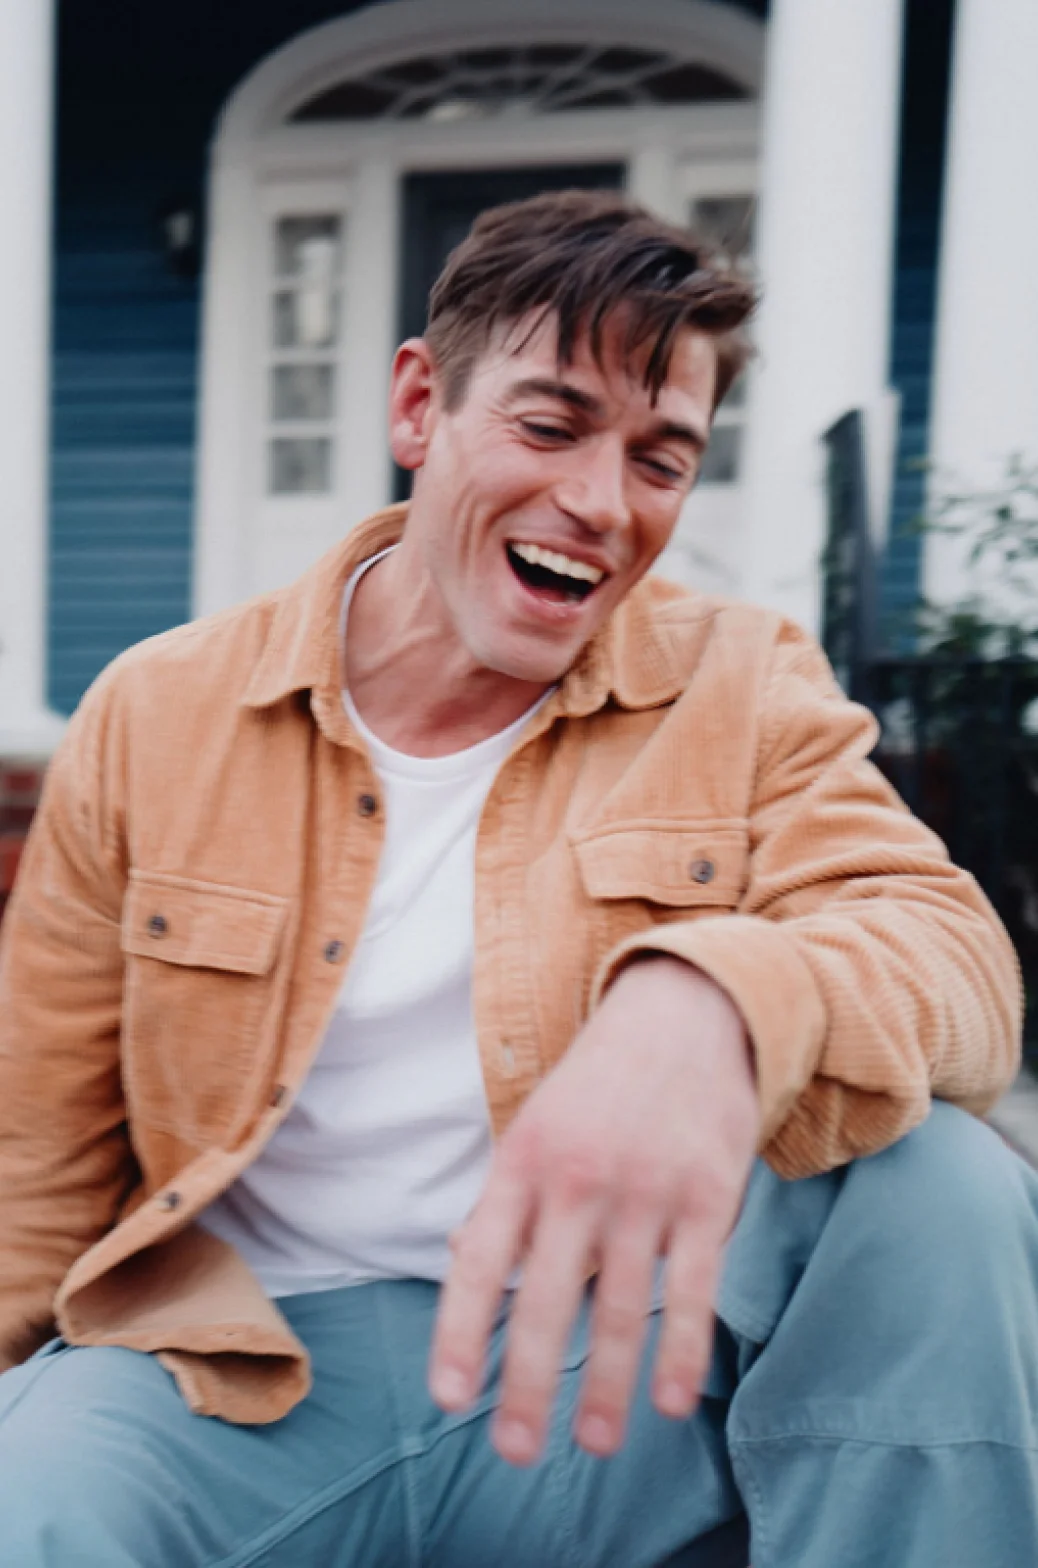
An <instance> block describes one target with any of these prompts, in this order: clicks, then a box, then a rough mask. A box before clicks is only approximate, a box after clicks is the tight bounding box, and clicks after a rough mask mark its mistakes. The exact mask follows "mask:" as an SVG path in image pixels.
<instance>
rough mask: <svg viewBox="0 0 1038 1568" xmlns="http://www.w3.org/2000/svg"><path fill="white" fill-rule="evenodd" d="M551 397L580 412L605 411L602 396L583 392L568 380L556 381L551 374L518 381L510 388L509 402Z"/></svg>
mask: <svg viewBox="0 0 1038 1568" xmlns="http://www.w3.org/2000/svg"><path fill="white" fill-rule="evenodd" d="M531 396H532V397H551V398H555V400H556V401H557V402H559V403H566V404H568V406H569V407H570V408H574V409H576V410H577V412H578V413H581V414H591V415H593V416H594V415H601V414H603V413H604V412H605V404H604V403H603V402H602V400H601V398H597V397H595V396H593V394H592V393H590V392H581V390H580V388H579V387H574V386H570V384H569V382H568V381H554V380H552V378H551V377H550V376H528V377H527V378H526V379H525V380H524V381H517V382H515V384H514V385H513V386H511V387H509V389H508V402H509V403H514V402H516V401H517V399H519V398H521V397H531Z"/></svg>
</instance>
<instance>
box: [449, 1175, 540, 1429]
mask: <svg viewBox="0 0 1038 1568" xmlns="http://www.w3.org/2000/svg"><path fill="white" fill-rule="evenodd" d="M530 1202H531V1199H530V1191H529V1188H528V1187H527V1185H526V1184H525V1183H523V1182H521V1181H520V1180H518V1179H517V1178H515V1177H514V1176H512V1175H511V1174H510V1173H506V1172H505V1171H503V1170H501V1169H500V1167H497V1168H495V1169H492V1171H491V1175H490V1178H489V1179H488V1181H487V1186H486V1189H485V1191H484V1193H483V1196H482V1198H481V1199H480V1201H479V1203H478V1204H477V1205H476V1208H475V1209H474V1211H473V1213H472V1214H471V1216H470V1217H469V1219H468V1220H467V1222H466V1223H465V1225H464V1226H463V1227H462V1229H461V1231H460V1232H459V1233H458V1235H457V1236H456V1237H455V1238H454V1239H453V1241H452V1246H451V1250H452V1253H453V1256H452V1258H451V1264H450V1269H449V1271H448V1274H447V1278H446V1280H445V1282H444V1286H443V1289H442V1291H441V1292H440V1304H439V1309H438V1311H437V1314H436V1327H435V1330H434V1332H433V1343H432V1350H431V1353H430V1358H429V1390H430V1392H431V1394H432V1396H433V1398H434V1399H435V1400H436V1402H437V1404H438V1405H440V1406H441V1407H442V1408H443V1409H444V1410H464V1409H465V1407H466V1406H467V1405H469V1404H471V1403H472V1401H473V1400H474V1399H475V1398H476V1396H477V1394H478V1393H479V1391H480V1388H481V1387H482V1385H483V1373H484V1367H485V1364H486V1355H487V1344H488V1341H489V1339H490V1334H491V1331H492V1329H493V1326H494V1322H495V1320H496V1317H497V1313H498V1308H499V1307H500V1304H501V1296H502V1293H503V1291H504V1289H505V1286H506V1284H507V1283H508V1278H509V1275H510V1274H511V1272H512V1270H513V1269H514V1267H515V1265H516V1263H517V1262H518V1261H519V1257H520V1255H521V1251H522V1239H523V1231H524V1228H525V1224H526V1217H527V1213H528V1211H529V1208H530Z"/></svg>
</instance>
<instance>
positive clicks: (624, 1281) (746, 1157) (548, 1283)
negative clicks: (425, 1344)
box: [430, 956, 760, 1464]
mask: <svg viewBox="0 0 1038 1568" xmlns="http://www.w3.org/2000/svg"><path fill="white" fill-rule="evenodd" d="M759 1121H760V1118H759V1111H758V1103H757V1091H756V1084H755V1080H754V1072H753V1063H752V1059H751V1054H750V1048H749V1043H748V1040H747V1036H746V1030H745V1026H744V1024H743V1021H742V1017H741V1015H740V1014H739V1012H738V1011H737V1009H736V1007H735V1005H734V1004H733V1003H732V1002H731V1000H730V999H729V998H728V996H727V995H726V994H725V992H723V991H722V990H721V989H720V987H719V986H717V985H716V984H715V983H714V982H713V981H712V980H710V979H709V978H708V977H707V976H706V975H704V974H702V973H701V972H699V971H698V970H696V969H693V968H692V967H691V966H690V965H687V964H684V963H682V962H681V961H680V960H679V959H674V958H669V957H664V956H660V957H650V958H646V959H643V960H640V961H638V962H636V963H634V964H632V965H630V966H629V967H628V968H627V969H625V970H624V971H622V973H621V974H620V975H619V977H618V978H617V980H616V981H615V982H614V984H613V986H612V988H611V989H610V991H609V992H608V993H607V995H606V997H605V998H604V1000H603V1001H602V1004H601V1006H600V1007H599V1008H598V1010H597V1011H596V1012H595V1014H594V1015H593V1017H592V1018H591V1019H590V1020H589V1022H588V1023H587V1025H586V1026H585V1027H584V1029H582V1030H581V1032H580V1034H579V1035H578V1036H577V1038H576V1040H575V1041H574V1043H573V1045H572V1047H571V1049H570V1050H569V1052H568V1053H567V1054H566V1056H565V1057H564V1058H563V1059H562V1061H561V1062H560V1063H559V1064H558V1066H557V1067H556V1068H555V1070H554V1071H553V1072H552V1073H551V1074H550V1075H549V1076H548V1077H547V1078H546V1079H545V1080H544V1082H543V1083H542V1084H541V1085H540V1086H539V1087H538V1089H537V1090H536V1092H535V1093H534V1094H532V1095H531V1096H530V1098H529V1100H528V1101H527V1103H526V1104H525V1106H524V1107H523V1109H522V1110H521V1111H520V1113H519V1115H518V1116H517V1117H516V1119H515V1121H514V1122H513V1123H512V1125H511V1127H510V1128H509V1129H508V1131H507V1132H506V1133H505V1135H504V1136H503V1137H502V1139H501V1141H500V1143H499V1145H498V1147H497V1150H496V1151H495V1156H494V1161H493V1165H492V1167H491V1171H490V1176H489V1178H488V1180H487V1186H486V1190H485V1192H484V1194H483V1196H482V1198H481V1199H480V1202H479V1203H478V1205H477V1207H476V1208H475V1210H474V1211H473V1214H472V1216H471V1217H470V1219H469V1220H468V1221H467V1223H466V1224H465V1226H464V1227H463V1229H462V1230H461V1232H460V1233H459V1235H458V1237H457V1239H456V1241H455V1245H454V1261H453V1265H452V1267H451V1271H450V1275H449V1277H448V1279H447V1282H446V1284H445V1285H444V1289H443V1296H442V1301H441V1305H440V1312H439V1318H438V1322H437V1328H436V1335H435V1339H434V1344H433V1353H432V1361H431V1367H430V1387H431V1389H432V1392H433V1396H434V1398H435V1399H436V1400H437V1402H438V1403H439V1404H440V1405H441V1406H442V1407H443V1408H444V1409H447V1410H461V1409H464V1408H465V1407H466V1406H467V1405H468V1404H470V1403H471V1401H472V1400H473V1399H474V1398H475V1397H476V1395H477V1394H478V1392H479V1389H480V1386H481V1381H482V1377H483V1369H484V1363H485V1357H486V1350H487V1342H488V1339H489V1336H490V1333H491V1329H492V1326H493V1323H494V1319H495V1316H496V1313H497V1310H498V1307H499V1304H500V1299H501V1295H502V1292H503V1291H504V1289H505V1286H506V1283H507V1281H508V1278H509V1276H510V1274H511V1273H512V1271H513V1269H514V1267H515V1266H516V1264H518V1263H521V1264H522V1268H523V1277H522V1282H521V1285H520V1288H519V1291H518V1293H517V1297H516V1301H515V1305H514V1307H513V1310H512V1313H511V1318H510V1323H509V1329H508V1343H507V1349H506V1355H505V1366H504V1374H503V1387H502V1398H501V1405H500V1409H499V1410H498V1412H497V1416H496V1419H495V1423H494V1432H493V1440H494V1445H495V1447H496V1448H497V1450H498V1452H499V1453H500V1454H501V1455H502V1457H503V1458H505V1459H508V1460H510V1461H511V1462H512V1463H513V1464H529V1463H531V1462H532V1461H533V1460H534V1459H536V1458H537V1456H538V1454H539V1453H540V1450H541V1447H542V1445H543V1442H544V1436H545V1431H546V1428H547V1424H548V1419H549V1415H550V1411H551V1405H552V1401H553V1399H554V1395H555V1388H556V1383H557V1381H558V1375H559V1368H560V1364H561V1360H562V1356H563V1354H564V1351H565V1347H566V1344H567V1341H568V1338H569V1334H570V1331H571V1328H572V1325H573V1322H574V1319H575V1317H576V1314H577V1311H578V1309H579V1307H580V1303H581V1300H582V1297H583V1294H584V1290H585V1286H586V1284H587V1281H588V1278H589V1276H590V1275H591V1274H593V1273H597V1275H598V1279H597V1284H596V1289H595V1302H594V1310H593V1319H592V1340H591V1349H590V1355H589V1358H588V1364H587V1370H586V1374H585V1379H584V1385H583V1389H582V1394H581V1403H580V1409H579V1411H578V1415H577V1423H576V1437H577V1441H578V1442H579V1443H580V1444H581V1446H582V1447H584V1448H585V1449H587V1450H588V1451H589V1452H590V1453H594V1454H601V1455H606V1454H611V1453H614V1452H615V1451H616V1449H617V1448H618V1447H619V1446H620V1444H621V1442H622V1440H623V1433H624V1425H625V1422H626V1418H627V1410H628V1406H629V1404H630V1400H631V1395H632V1391H633V1387H634V1383H635V1378H636V1375H637V1371H638V1365H639V1361H640V1356H641V1350H642V1345H643V1341H644V1336H645V1331H646V1320H647V1314H648V1311H649V1306H650V1300H651V1292H652V1286H653V1278H654V1272H655V1265H656V1261H657V1259H658V1258H659V1257H661V1256H665V1257H666V1259H667V1269H666V1291H665V1301H664V1321H663V1332H662V1336H661V1340H660V1347H659V1353H658V1356H657V1361H656V1366H655V1371H654V1379H653V1402H654V1403H655V1405H656V1408H657V1409H658V1410H660V1411H661V1412H662V1413H663V1414H664V1415H668V1416H678V1417H680V1416H687V1415H689V1414H690V1413H691V1412H692V1410H693V1409H694V1407H695V1404H696V1401H697V1399H698V1396H699V1390H700V1387H701V1384H702V1381H703V1378H704V1376H705V1373H706V1369H707V1365H708V1362H709V1358H710V1354H711V1347H712V1343H713V1332H714V1295H715V1290H716V1286H717V1280H718V1273H719V1268H720V1262H721V1255H722V1251H723V1248H724V1244H725V1241H726V1240H727V1238H728V1235H729V1233H730V1231H731V1229H732V1226H733V1225H734V1223H735V1220H736V1217H737V1214H738V1209H739V1204H740V1202H741V1200H742V1195H743V1191H744V1189H745V1186H746V1182H747V1179H748V1177H749V1172H750V1167H751V1165H752V1162H753V1156H754V1151H755V1148H756V1142H757V1136H758V1131H759Z"/></svg>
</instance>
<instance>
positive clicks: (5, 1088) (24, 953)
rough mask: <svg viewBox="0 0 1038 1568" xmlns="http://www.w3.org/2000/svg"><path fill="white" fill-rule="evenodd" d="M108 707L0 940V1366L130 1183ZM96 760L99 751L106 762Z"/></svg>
mask: <svg viewBox="0 0 1038 1568" xmlns="http://www.w3.org/2000/svg"><path fill="white" fill-rule="evenodd" d="M109 729H110V725H109V723H108V702H107V699H106V696H105V694H104V691H103V689H99V688H97V687H95V688H94V690H93V692H92V693H91V694H90V695H88V697H87V698H86V699H85V701H84V704H83V706H82V707H81V709H80V711H79V713H78V714H77V715H76V717H75V718H74V719H73V721H72V723H71V725H70V727H69V730H68V732H67V734H66V736H65V738H64V740H63V741H62V743H61V745H60V747H59V749H58V751H57V753H56V755H55V757H54V759H53V761H52V763H51V765H50V767H49V769H48V772H47V778H46V782H45V785H44V790H43V797H42V799H41V802H40V807H39V810H38V811H37V813H36V818H35V820H34V823H33V826H32V830H31V832H30V835H29V842H28V844H27V846H26V850H25V854H24V856H23V860H22V865H21V867H20V870H19V874H18V877H17V880H16V885H15V890H14V893H13V895H12V898H11V902H10V904H9V906H8V910H7V913H6V915H5V918H4V924H3V929H2V941H0V1371H2V1370H3V1369H4V1368H5V1367H7V1366H10V1365H12V1364H14V1363H16V1362H18V1361H21V1360H23V1359H24V1358H25V1357H26V1356H28V1355H30V1354H31V1353H32V1351H33V1350H35V1349H36V1348H37V1347H38V1346H39V1344H40V1343H41V1342H42V1341H43V1340H44V1339H46V1338H47V1337H48V1336H49V1335H50V1334H51V1333H53V1316H52V1306H53V1300H54V1293H55V1291H56V1289H57V1287H58V1285H59V1284H60V1283H61V1280H62V1278H63V1277H64V1275H65V1273H66V1271H67V1270H68V1268H69V1267H70V1265H71V1264H72V1263H73V1262H74V1260H75V1259H76V1258H77V1257H78V1256H79V1255H80V1254H81V1253H82V1252H84V1251H85V1250H86V1249H87V1247H89V1246H90V1245H91V1244H92V1243H93V1242H94V1241H95V1240H97V1238H98V1237H99V1236H100V1235H101V1234H102V1233H103V1232H104V1231H106V1230H107V1229H109V1228H110V1227H111V1225H112V1224H113V1223H114V1220H115V1218H116V1214H117V1211H118V1208H119V1206H120V1204H121V1201H122V1199H123V1197H124V1196H125V1194H126V1191H127V1190H128V1187H129V1185H130V1183H131V1181H132V1179H133V1172H134V1170H135V1162H134V1161H133V1158H132V1154H131V1151H130V1145H129V1141H128V1138H127V1134H126V1128H125V1110H124V1106H123V1098H122V1087H121V1080H120V1070H119V1023H120V1008H121V993H122V959H121V948H120V941H119V928H120V915H121V905H122V897H123V888H124V885H125V871H124V855H123V851H122V848H121V841H122V835H121V830H120V825H119V821H118V812H117V811H113V810H112V808H111V805H110V802H109V799H108V798H107V796H108V794H109V793H114V791H111V790H110V788H106V785H105V782H104V781H105V780H106V779H107V778H108V777H109V774H110V770H111V768H112V762H113V759H112V757H111V751H112V749H113V748H112V743H111V740H110V739H109V738H108V731H109ZM106 753H107V755H106Z"/></svg>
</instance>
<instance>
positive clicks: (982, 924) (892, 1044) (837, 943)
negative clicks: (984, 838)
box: [596, 628, 1022, 1178]
mask: <svg viewBox="0 0 1038 1568" xmlns="http://www.w3.org/2000/svg"><path fill="white" fill-rule="evenodd" d="M876 736H877V726H876V723H875V720H874V719H873V718H872V716H871V714H869V713H868V712H867V711H866V710H865V709H863V708H860V707H858V706H857V705H856V704H854V703H852V702H849V701H848V700H847V699H846V698H845V697H844V696H843V694H842V693H841V692H840V690H839V688H838V687H837V685H836V682H835V681H834V679H833V677H832V674H831V671H830V669H829V666H828V664H827V662H826V660H825V658H824V656H823V655H822V653H821V650H820V649H818V648H817V647H816V646H815V644H813V643H812V642H810V641H809V640H808V639H807V638H806V636H805V635H804V634H803V633H800V632H799V631H797V630H795V629H792V628H787V631H786V634H785V636H784V638H783V639H782V640H780V642H779V645H778V648H777V650H776V654H775V658H774V662H773V665H772V670H771V674H770V678H769V680H768V682H767V685H766V690H765V696H764V699H763V711H762V715H761V727H760V737H761V739H760V748H759V756H758V768H757V777H756V783H755V787H754V795H753V800H752V804H751V809H750V864H749V880H748V884H747V887H746V890H745V893H744V895H743V898H742V899H741V901H740V904H739V908H738V910H737V911H736V912H735V913H734V914H731V915H727V916H719V917H709V918H705V919H701V920H697V921H694V922H692V921H689V922H678V923H677V924H675V925H671V926H667V927H664V928H662V929H656V930H654V931H653V932H651V933H648V932H646V933H645V934H644V935H635V936H634V937H632V938H629V939H628V940H627V941H626V942H625V943H624V944H623V945H622V947H621V948H619V949H617V950H616V951H615V952H614V953H612V954H610V955H609V958H608V959H607V961H606V964H605V966H604V968H603V971H602V973H601V974H600V976H599V978H598V983H597V986H596V995H600V994H601V991H602V989H603V988H604V986H605V985H607V984H608V982H609V980H610V979H611V977H612V976H613V975H614V974H615V973H616V972H617V971H618V969H619V968H620V967H621V965H622V964H623V963H624V962H625V961H626V959H627V958H628V957H630V956H632V955H633V954H634V953H638V952H646V951H655V952H660V951H665V952H669V953H673V954H675V955H676V956H678V957H681V958H683V959H686V960H687V961H688V962H690V963H692V964H695V965H696V967H697V968H699V969H701V970H703V971H704V972H705V973H707V974H709V975H710V976H711V977H712V978H713V979H715V980H716V981H717V982H718V984H719V985H721V986H722V987H723V988H724V989H725V990H726V991H727V992H728V994H729V995H730V996H731V997H732V999H733V1000H734V1001H735V1003H736V1005H737V1006H738V1007H739V1009H740V1011H741V1012H742V1014H743V1017H744V1019H745V1020H746V1024H747V1027H748V1030H749V1034H750V1037H751V1040H752V1043H753V1047H754V1051H755V1055H756V1063H757V1074H758V1084H759V1088H760V1095H761V1107H762V1113H763V1132H762V1142H761V1152H762V1153H763V1155H764V1156H765V1158H766V1159H767V1160H768V1162H769V1164H771V1165H772V1166H773V1168H774V1169H775V1170H776V1171H778V1172H779V1174H780V1175H783V1176H786V1177H791V1178H795V1177H800V1176H806V1175H810V1174H812V1173H815V1172H818V1171H822V1170H829V1169H832V1168H833V1167H835V1166H837V1165H841V1164H843V1163H845V1162H846V1161H848V1160H851V1159H854V1158H856V1157H858V1156H860V1155H865V1154H870V1153H875V1152H877V1151H878V1150H879V1149H881V1148H884V1147H886V1146H887V1145H888V1144H890V1143H892V1142H894V1141H895V1140H896V1139H897V1138H900V1137H901V1136H903V1134H904V1133H906V1132H908V1131H909V1130H910V1129H911V1128H912V1127H914V1126H916V1125H917V1124H918V1123H919V1122H921V1121H922V1120H924V1118H925V1117H926V1114H927V1112H928V1110H929V1106H930V1101H931V1097H936V1098H941V1099H947V1100H951V1101H954V1102H955V1103H957V1104H959V1105H961V1106H963V1107H965V1108H966V1109H968V1110H970V1111H973V1112H976V1113H978V1114H979V1113H982V1112H983V1111H985V1110H987V1109H988V1108H989V1107H990V1106H991V1105H992V1104H993V1103H994V1101H995V1100H996V1099H997V1098H998V1097H999V1095H1000V1094H1001V1093H1002V1092H1003V1091H1004V1090H1005V1089H1006V1088H1007V1087H1008V1085H1009V1084H1010V1083H1011V1081H1012V1079H1013V1077H1014V1075H1015V1073H1016V1070H1017V1067H1018V1065H1019V1037H1020V1028H1021V1015H1022V987H1021V983H1020V974H1019V968H1018V965H1017V962H1016V956H1015V954H1014V952H1013V949H1012V946H1011V944H1010V942H1009V938H1008V936H1007V935H1006V932H1005V930H1004V928H1003V926H1002V924H1001V922H1000V921H999V919H998V917H997V916H996V914H995V912H994V910H993V909H992V908H991V905H990V904H989V903H988V901H987V899H986V898H985V896H984V894H983V893H982V892H981V891H980V889H979V887H978V886H977V884H976V882H975V881H974V879H973V877H971V876H970V875H969V874H968V873H967V872H965V871H961V870H959V869H958V868H957V867H955V866H953V865H952V864H951V862H950V861H949V859H948V855H947V852H946V850H945V848H944V846H943V845H942V844H941V842H940V840H939V839H938V838H936V836H935V835H934V834H933V833H931V832H930V830H929V829H928V828H926V827H925V826H924V825H923V824H922V823H921V822H919V821H918V820H917V819H916V818H915V817H913V816H912V815H911V814H910V813H909V812H908V810H907V809H906V807H905V806H904V805H903V804H902V802H901V801H900V800H899V798H898V797H897V795H896V794H895V793H894V791H893V790H892V789H891V788H890V786H889V785H888V784H887V782H886V780H885V779H884V778H883V776H882V774H880V772H879V771H878V769H876V768H875V767H874V766H873V765H872V764H871V763H870V762H869V761H867V760H866V759H867V757H868V754H869V752H870V751H871V749H872V747H873V745H874V744H875V740H876Z"/></svg>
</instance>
